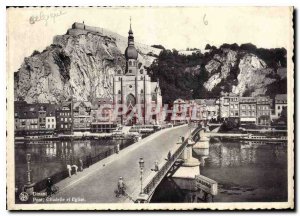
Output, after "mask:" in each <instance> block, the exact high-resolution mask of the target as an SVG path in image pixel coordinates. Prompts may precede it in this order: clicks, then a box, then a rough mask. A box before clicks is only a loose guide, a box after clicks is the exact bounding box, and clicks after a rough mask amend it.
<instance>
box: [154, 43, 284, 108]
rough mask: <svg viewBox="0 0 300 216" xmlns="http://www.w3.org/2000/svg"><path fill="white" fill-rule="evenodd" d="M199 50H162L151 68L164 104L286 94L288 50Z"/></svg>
mask: <svg viewBox="0 0 300 216" xmlns="http://www.w3.org/2000/svg"><path fill="white" fill-rule="evenodd" d="M207 47H208V49H207V50H205V52H201V51H199V50H195V51H194V50H193V51H187V52H182V51H180V52H178V51H176V50H172V51H171V50H163V51H162V52H161V53H160V55H159V56H158V58H157V60H156V61H155V62H153V64H152V65H151V66H150V67H149V70H150V71H152V74H153V78H154V79H156V78H159V81H160V84H161V89H162V95H163V100H164V103H172V102H173V101H174V100H175V99H177V98H182V99H196V98H216V97H219V96H220V95H221V93H222V92H223V93H231V92H232V93H235V94H237V95H240V96H257V95H269V96H271V97H274V95H275V94H286V92H287V70H286V49H285V48H275V49H263V48H257V47H255V46H254V45H252V44H242V45H240V46H239V45H237V44H223V45H222V46H220V47H219V48H216V47H211V46H210V45H207Z"/></svg>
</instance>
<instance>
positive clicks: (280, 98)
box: [275, 94, 287, 100]
mask: <svg viewBox="0 0 300 216" xmlns="http://www.w3.org/2000/svg"><path fill="white" fill-rule="evenodd" d="M275 100H287V95H286V94H277V95H276V96H275Z"/></svg>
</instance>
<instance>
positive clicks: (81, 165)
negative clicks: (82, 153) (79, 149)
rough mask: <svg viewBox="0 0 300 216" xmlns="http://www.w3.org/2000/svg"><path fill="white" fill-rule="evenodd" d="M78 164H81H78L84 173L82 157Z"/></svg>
mask: <svg viewBox="0 0 300 216" xmlns="http://www.w3.org/2000/svg"><path fill="white" fill-rule="evenodd" d="M78 162H79V163H78V165H79V171H80V172H82V171H83V161H82V159H81V157H80V158H79V160H78Z"/></svg>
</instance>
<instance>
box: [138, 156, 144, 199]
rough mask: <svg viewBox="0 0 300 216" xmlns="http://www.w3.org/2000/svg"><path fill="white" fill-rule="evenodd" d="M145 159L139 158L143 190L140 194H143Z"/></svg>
mask: <svg viewBox="0 0 300 216" xmlns="http://www.w3.org/2000/svg"><path fill="white" fill-rule="evenodd" d="M144 164H145V162H144V159H143V158H142V157H141V158H140V160H139V165H140V174H141V176H140V180H141V192H140V194H141V195H142V194H143V172H144Z"/></svg>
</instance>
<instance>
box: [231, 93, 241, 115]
mask: <svg viewBox="0 0 300 216" xmlns="http://www.w3.org/2000/svg"><path fill="white" fill-rule="evenodd" d="M228 99H229V117H230V118H239V117H240V108H239V97H238V96H237V95H235V94H232V93H230V94H229V96H228Z"/></svg>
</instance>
